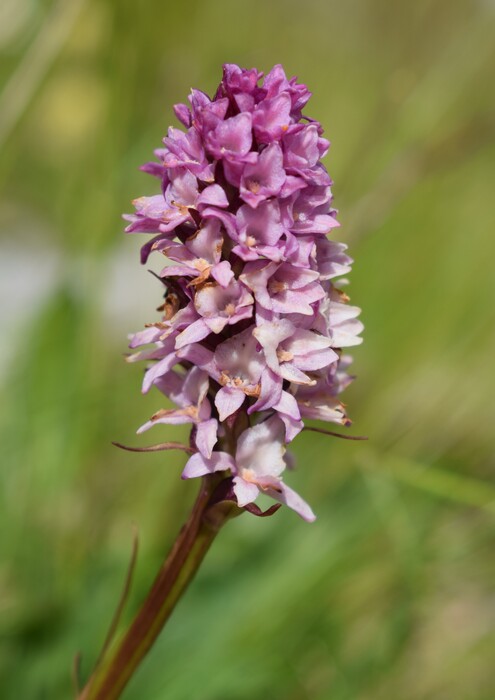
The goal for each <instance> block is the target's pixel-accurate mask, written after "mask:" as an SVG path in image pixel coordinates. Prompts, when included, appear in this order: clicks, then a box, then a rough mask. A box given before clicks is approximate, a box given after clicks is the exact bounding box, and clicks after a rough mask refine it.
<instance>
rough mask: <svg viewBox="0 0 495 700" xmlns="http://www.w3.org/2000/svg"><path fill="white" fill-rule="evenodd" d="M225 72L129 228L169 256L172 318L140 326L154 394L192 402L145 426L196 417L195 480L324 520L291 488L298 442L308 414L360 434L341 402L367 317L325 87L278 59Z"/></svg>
mask: <svg viewBox="0 0 495 700" xmlns="http://www.w3.org/2000/svg"><path fill="white" fill-rule="evenodd" d="M262 77H263V76H262V74H261V73H259V72H258V71H257V70H255V69H252V70H244V69H241V68H239V67H238V66H236V65H232V64H227V65H225V66H224V72H223V79H222V81H221V83H220V85H219V87H218V90H217V92H216V94H215V97H214V99H213V100H211V99H210V98H209V97H208V96H207V95H206V94H204V93H203V92H201V91H199V90H192V91H191V95H190V97H189V101H190V103H191V107H188V106H186V105H184V104H180V105H176V106H175V108H174V111H175V114H176V116H177V118H178V119H179V121H180V122H181V123H182V124H183V125H184V127H185V129H186V131H185V132H184V131H182V130H180V129H175V128H170V129H169V132H168V136H167V137H166V138H165V139H164V144H165V147H164V148H161V149H158V150H157V151H156V152H155V155H156V156H157V158H158V162H153V163H148V164H147V165H145V166H144V167H143V170H145V171H146V172H148V173H151V174H152V175H155V176H156V177H158V178H159V179H160V181H161V185H162V193H161V194H157V195H154V196H151V197H140V198H139V199H137V200H135V202H134V205H135V208H136V213H135V214H133V215H130V216H127V217H126V218H127V219H128V220H129V222H130V223H129V226H128V227H127V231H128V232H131V233H132V232H143V233H153V234H155V235H154V237H153V239H152V240H151V241H150V242H148V243H146V244H145V245H144V246H143V248H142V251H141V259H142V261H143V262H145V261H146V260H147V258H148V256H149V254H150V253H151V252H154V251H156V252H158V253H161V254H163V255H164V256H165V257H166V258H167V259H168V261H169V264H167V265H166V266H165V267H164V269H163V270H162V272H161V275H160V276H161V278H162V279H163V282H164V284H165V285H166V289H167V293H166V297H165V302H164V304H163V307H162V308H163V318H162V320H161V321H159V322H156V323H153V324H151V325H150V326H149V327H148V328H146V329H145V330H144V331H141V332H139V333H136V334H135V335H134V336H133V338H132V341H131V347H132V348H136V347H140V346H143V345H149V344H152V345H153V347H152V349H150V350H145V351H140V352H137V353H135V354H134V355H131V357H130V358H129V359H130V360H131V361H135V360H140V359H145V360H152V361H153V362H152V363H151V364H150V365H149V368H148V370H147V371H146V374H145V378H144V384H143V391H148V390H149V389H150V388H151V386H153V385H154V386H156V387H157V388H158V389H160V391H162V392H163V393H164V394H165V395H166V396H167V397H169V398H170V399H171V400H172V401H173V402H174V403H175V404H176V406H177V408H175V409H167V410H165V409H164V410H161V411H158V412H157V413H156V414H155V415H154V416H152V418H151V419H150V420H149V421H148V422H147V423H145V424H144V425H143V426H142V428H140V432H141V431H144V430H147V429H148V428H150V427H151V426H153V425H156V424H161V423H172V424H173V423H176V424H180V423H190V424H191V426H192V433H191V446H192V448H193V449H194V450H195V453H194V454H193V455H192V456H191V458H190V459H189V461H188V463H187V464H186V467H185V469H184V472H183V477H184V478H190V477H195V476H202V475H206V474H210V473H214V472H224V473H225V477H226V479H228V480H229V481H230V490H231V493H232V494H233V495H232V497H233V498H235V499H236V501H237V503H238V505H239V506H240V507H249V506H250V504H252V503H253V501H254V500H255V499H256V498H257V496H258V495H259V494H260V493H265V494H268V495H269V496H272V497H273V498H274V499H276V500H277V501H279V502H282V503H285V504H287V505H288V506H290V507H291V508H293V509H294V510H296V511H297V512H298V513H299V514H300V515H301V516H302V517H303V518H305V519H306V520H313V519H314V514H313V512H312V511H311V508H310V507H309V506H308V505H307V504H306V503H305V502H304V501H303V500H302V499H301V498H300V497H299V496H298V495H297V494H296V493H295V492H294V491H292V490H291V489H290V488H289V487H288V486H287V485H286V484H285V482H284V481H283V479H282V474H283V472H284V470H285V468H286V466H287V455H286V454H285V445H286V444H287V443H288V442H290V441H291V440H293V439H294V437H295V436H296V435H297V434H298V433H299V432H300V431H301V430H302V428H303V422H302V419H303V418H310V419H312V418H314V419H321V420H325V421H332V422H335V423H340V424H342V425H349V423H350V421H349V419H348V418H347V415H346V412H345V409H344V406H343V405H342V404H341V403H340V402H339V400H338V394H339V393H340V391H342V390H343V389H344V388H345V387H346V386H347V384H348V383H349V381H350V380H351V378H350V377H349V375H348V374H347V372H346V368H347V367H348V365H349V362H350V358H349V357H348V356H343V355H342V354H341V349H342V348H344V347H349V346H352V345H357V344H359V343H360V342H361V339H360V338H359V333H360V332H361V330H362V324H361V322H360V321H359V320H357V318H356V317H357V315H358V313H359V309H357V308H356V307H353V306H349V304H348V303H347V302H348V298H347V297H346V295H345V294H343V293H342V292H341V291H340V290H338V289H337V288H336V287H335V286H334V284H333V283H332V281H331V280H333V278H334V277H336V276H338V275H343V274H346V273H347V272H349V270H350V269H351V263H352V260H351V259H350V258H349V257H348V256H347V255H346V253H345V250H346V246H345V245H344V244H342V243H337V242H335V241H332V240H328V239H327V237H326V236H327V234H328V233H329V232H331V230H332V229H333V228H335V227H337V226H338V222H337V220H336V211H335V210H334V209H333V208H332V207H331V200H332V195H331V190H330V186H331V184H332V183H331V180H330V177H329V175H328V173H327V171H326V169H325V168H324V166H323V165H322V163H321V162H320V159H321V158H322V157H323V156H324V155H325V154H326V152H327V150H328V146H329V143H328V141H327V140H326V139H324V138H323V137H322V128H321V126H320V124H319V123H318V122H316V121H314V120H312V119H309V118H308V117H304V116H303V115H302V109H303V107H304V106H305V104H306V103H307V101H308V99H309V97H310V96H311V93H310V92H309V91H308V89H307V88H306V86H305V85H303V84H299V83H297V81H296V79H295V78H291V79H290V80H288V79H287V78H286V76H285V73H284V71H283V69H282V67H281V66H275V67H274V68H273V69H272V70H271V71H270V72H269V73H268V75H267V76H266V77H265V78H264V80H263V81H262V82H261V84H260V81H261V79H262Z"/></svg>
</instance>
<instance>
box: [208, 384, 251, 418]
mask: <svg viewBox="0 0 495 700" xmlns="http://www.w3.org/2000/svg"><path fill="white" fill-rule="evenodd" d="M245 398H246V396H245V394H244V392H243V391H241V390H240V389H233V388H231V387H228V386H224V387H222V388H221V389H220V390H219V391H218V393H217V395H216V396H215V406H216V407H217V410H218V417H219V419H220V422H223V421H224V420H225V419H226V418H228V417H229V416H231V415H232V414H233V413H235V411H237V409H238V408H240V407H241V406H242V404H243V403H244V399H245Z"/></svg>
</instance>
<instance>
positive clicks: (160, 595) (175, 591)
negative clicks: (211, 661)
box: [79, 476, 239, 700]
mask: <svg viewBox="0 0 495 700" xmlns="http://www.w3.org/2000/svg"><path fill="white" fill-rule="evenodd" d="M217 483H218V481H217V479H216V478H215V477H213V476H208V477H205V478H204V479H203V482H202V486H201V489H200V492H199V494H198V497H197V499H196V503H195V504H194V507H193V509H192V511H191V514H190V516H189V519H188V520H187V522H186V524H185V525H184V526H183V527H182V530H181V531H180V533H179V536H178V538H177V540H176V542H175V544H174V545H173V547H172V550H171V551H170V554H169V555H168V557H167V559H166V560H165V562H164V564H163V565H162V567H161V569H160V571H159V572H158V575H157V577H156V579H155V582H154V583H153V585H152V587H151V590H150V592H149V593H148V596H147V597H146V599H145V601H144V603H143V605H142V607H141V609H140V610H139V612H138V613H137V615H136V617H135V618H134V620H133V622H132V623H131V626H130V627H129V629H128V630H127V632H126V633H125V635H124V637H123V638H122V640H121V641H120V643H119V644H118V646H117V648H116V649H115V651H113V652H112V650H110V652H109V653H108V654H106V655H105V656H104V658H103V660H102V662H101V664H100V665H99V666H98V667H97V668H96V669H95V671H94V673H93V675H92V676H91V678H90V679H89V681H88V683H87V684H86V686H85V688H84V689H83V691H82V693H81V694H80V696H79V700H115V698H119V697H120V695H121V693H122V691H123V690H124V688H125V686H126V684H127V683H128V681H129V679H130V678H131V676H132V675H133V674H134V672H135V671H136V669H137V667H138V666H139V664H140V663H141V661H142V660H143V658H144V657H145V655H146V654H147V652H148V651H149V649H150V648H151V646H152V645H153V643H154V642H155V640H156V638H157V637H158V635H159V634H160V632H161V630H162V628H163V626H164V624H165V622H166V621H167V620H168V618H169V617H170V615H171V613H172V611H173V609H174V607H175V605H176V604H177V602H178V601H179V599H180V598H181V596H182V594H183V593H184V591H185V590H186V588H187V586H188V584H189V583H190V581H191V580H192V579H193V577H194V575H195V573H196V571H197V570H198V568H199V566H200V564H201V562H202V561H203V558H204V556H205V554H206V552H207V551H208V549H209V548H210V545H211V543H212V542H213V540H214V539H215V537H216V535H217V533H218V531H219V530H220V528H221V527H222V525H223V524H224V523H225V522H226V521H227V520H228V519H229V518H230V517H233V516H234V515H236V514H238V513H239V510H238V508H237V507H236V506H235V505H233V504H228V503H220V504H217V505H215V506H209V500H210V497H211V494H212V491H213V490H214V488H215V486H216V485H217Z"/></svg>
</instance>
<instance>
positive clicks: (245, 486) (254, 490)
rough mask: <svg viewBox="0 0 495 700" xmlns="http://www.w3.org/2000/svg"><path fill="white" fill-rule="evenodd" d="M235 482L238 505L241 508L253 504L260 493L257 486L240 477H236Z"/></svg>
mask: <svg viewBox="0 0 495 700" xmlns="http://www.w3.org/2000/svg"><path fill="white" fill-rule="evenodd" d="M233 482H234V493H235V497H236V498H237V504H238V506H239V507H240V508H242V507H243V506H245V505H246V504H247V503H252V502H253V501H254V500H255V499H256V497H257V496H258V494H259V492H260V490H259V488H258V487H257V486H256V484H253V483H251V482H249V481H245V480H244V479H242V478H241V477H240V476H236V477H235V479H234V480H233Z"/></svg>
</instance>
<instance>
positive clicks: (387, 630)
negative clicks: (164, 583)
mask: <svg viewBox="0 0 495 700" xmlns="http://www.w3.org/2000/svg"><path fill="white" fill-rule="evenodd" d="M0 27H1V29H0V52H1V59H2V65H1V69H0V72H1V75H0V78H1V83H2V87H1V89H0V147H1V150H2V158H1V162H0V183H1V195H0V229H1V230H0V235H1V241H0V245H1V263H0V291H1V293H2V305H1V311H0V324H1V326H0V331H1V333H2V346H1V357H0V359H1V364H0V383H1V388H2V395H3V397H2V401H1V404H0V438H1V443H0V444H1V455H2V459H1V463H2V467H1V494H0V499H1V503H0V528H1V532H2V537H1V544H0V554H1V560H0V641H1V652H0V696H1V697H2V699H3V698H6V699H7V698H16V699H17V698H22V700H24V699H26V700H27V699H28V698H33V699H39V700H41V699H43V698H50V700H58V699H59V698H60V699H62V698H67V697H69V695H70V692H71V681H70V666H71V662H72V658H73V656H74V654H75V653H76V652H77V651H78V650H81V651H82V652H83V659H82V673H83V675H84V676H85V675H86V674H87V673H88V672H89V671H90V669H91V664H92V663H93V662H94V660H95V658H96V656H97V653H98V648H99V646H100V644H101V642H102V640H103V637H104V635H105V632H106V628H107V626H108V624H109V621H110V618H111V616H112V612H113V610H114V608H115V606H116V603H117V600H118V596H119V591H120V588H121V585H122V582H123V579H124V576H125V571H126V567H127V563H128V560H129V556H130V547H131V532H132V524H133V523H136V525H137V527H138V529H139V533H140V555H139V560H138V565H137V571H136V577H135V583H134V587H133V593H132V596H131V600H130V602H129V605H128V610H127V616H129V615H130V614H131V612H132V611H133V610H135V609H136V607H137V605H138V603H139V601H140V600H141V599H142V597H143V595H144V594H145V592H146V589H147V586H148V585H149V582H150V580H151V578H152V577H153V575H154V572H155V570H156V569H157V568H158V566H159V564H160V562H161V560H162V559H163V557H164V554H165V552H166V550H167V548H168V547H169V545H170V543H171V541H172V540H173V538H174V536H175V533H176V531H177V529H178V526H179V524H180V522H181V521H182V520H183V518H184V517H185V515H186V513H187V510H188V507H189V504H190V502H191V500H192V498H193V495H194V493H193V492H194V490H195V488H196V485H195V484H193V483H188V484H184V483H182V482H181V481H180V480H179V478H178V475H179V472H180V468H181V465H182V463H183V458H182V457H181V456H175V455H173V454H165V455H163V454H161V455H160V454H158V455H156V454H155V455H135V454H127V453H119V452H117V450H115V449H114V448H112V446H111V445H110V441H111V440H121V441H122V442H128V443H129V442H131V443H132V442H133V441H134V444H138V442H139V440H138V438H134V437H133V433H134V431H135V429H136V427H137V426H138V425H140V424H141V423H142V422H143V420H145V419H146V418H147V417H148V415H149V414H151V413H152V412H153V411H154V410H156V409H157V408H160V406H161V399H160V395H159V394H158V393H151V394H150V395H148V396H146V397H142V396H141V395H140V390H139V385H140V379H141V375H140V371H141V370H140V369H139V368H137V367H136V366H130V367H129V366H126V365H125V363H124V362H123V361H122V353H123V352H124V351H125V346H126V333H127V332H129V331H131V330H137V329H139V328H140V327H141V326H142V325H143V324H144V323H145V322H147V321H150V320H153V319H154V318H155V316H154V307H155V306H157V305H158V303H159V299H160V296H161V290H160V288H159V285H158V283H157V282H156V280H154V279H153V278H152V277H151V275H149V274H147V273H146V271H145V270H144V269H142V268H140V266H139V264H138V248H139V245H140V243H141V242H142V240H143V239H140V237H138V236H128V237H125V236H124V235H123V234H122V223H121V220H120V213H121V211H122V210H127V211H129V209H130V200H131V199H132V198H134V197H136V196H138V195H140V194H146V193H151V192H152V191H153V187H154V186H155V184H154V182H153V181H152V180H151V179H150V178H149V177H148V176H145V175H143V174H142V173H140V172H139V171H138V165H139V164H140V163H142V162H143V161H145V160H147V159H148V157H149V156H150V154H151V151H152V149H153V148H154V147H157V146H159V144H160V139H161V137H162V136H163V135H164V133H165V129H166V127H167V126H168V124H169V123H174V120H173V114H172V111H171V105H172V104H173V103H174V102H177V101H182V100H183V99H184V98H185V97H186V94H187V92H188V90H189V87H190V86H192V85H194V86H198V87H201V88H204V89H206V90H207V91H208V90H209V91H212V90H213V89H214V87H215V85H216V83H217V82H218V80H219V78H220V67H221V63H222V62H225V61H231V62H237V63H240V64H242V65H245V66H248V67H250V66H253V65H256V66H257V67H259V68H262V69H269V68H270V67H271V66H272V65H273V64H274V63H277V62H281V63H283V64H284V66H285V67H286V69H287V71H288V72H289V73H297V74H298V75H299V77H300V78H301V79H302V80H303V81H304V82H307V83H308V84H309V85H310V87H311V88H312V89H313V91H314V98H313V100H312V104H311V111H312V113H313V114H314V115H315V116H316V117H317V118H318V119H319V120H321V122H322V123H323V124H324V125H325V126H326V129H327V135H328V136H329V138H330V139H331V140H332V142H333V145H332V148H331V151H330V155H329V156H328V158H327V166H328V168H329V170H330V173H331V174H332V176H333V177H334V179H335V183H336V184H335V188H334V192H335V195H336V203H337V206H338V207H339V209H340V219H341V222H342V224H343V228H342V229H341V231H340V232H339V239H342V240H346V241H347V242H348V243H349V245H350V246H351V252H352V254H353V255H354V257H355V259H356V264H355V268H354V272H353V274H352V285H351V287H350V290H351V294H352V300H353V302H354V303H357V304H359V305H360V306H362V307H363V309H364V311H363V320H364V321H365V323H366V327H367V328H366V333H365V344H364V345H363V346H362V348H360V349H358V350H357V351H356V353H355V355H356V362H355V371H356V372H357V374H358V375H359V379H358V381H357V382H356V383H355V385H354V386H353V387H352V388H351V389H350V390H349V391H348V392H347V395H346V396H347V403H348V405H349V407H350V412H351V415H352V416H353V418H354V420H355V428H354V432H356V433H361V434H363V433H364V434H367V435H369V437H370V440H369V442H368V443H348V442H343V441H338V440H332V439H331V438H328V439H327V438H325V437H323V436H319V435H315V434H305V435H303V436H301V437H300V438H299V439H298V440H297V441H296V445H297V448H296V451H297V457H298V466H299V468H298V470H297V471H296V472H295V473H294V474H293V475H292V476H291V483H292V484H293V485H294V487H296V488H297V489H298V490H299V491H300V492H301V493H302V494H303V495H304V496H305V497H306V498H307V499H308V501H309V502H311V503H312V504H313V505H314V508H315V510H316V512H317V513H318V515H319V518H318V520H317V522H316V523H315V524H314V525H307V524H305V523H303V522H302V521H299V520H298V519H297V517H296V516H295V515H294V514H293V513H291V512H285V511H284V512H280V513H278V514H277V515H276V516H275V517H274V518H272V519H269V520H258V519H256V518H253V517H251V516H247V515H246V516H243V517H242V518H240V519H238V520H236V521H234V522H232V523H230V524H229V526H228V527H227V528H226V530H225V531H224V532H223V533H222V535H221V537H220V539H219V540H218V542H216V543H215V546H214V548H213V550H212V552H211V553H210V555H209V557H208V559H207V561H206V563H205V565H204V568H203V570H202V571H201V573H200V575H199V577H198V578H197V580H196V581H195V582H194V585H193V586H192V588H191V590H190V591H189V592H188V593H187V595H186V598H185V599H184V601H183V602H182V603H181V605H180V606H179V608H178V609H177V611H176V613H175V614H174V617H173V619H172V620H171V622H170V624H169V626H168V627H167V630H166V632H165V633H164V634H163V636H162V638H161V639H160V640H159V643H158V644H157V646H156V647H155V648H154V649H153V652H152V653H151V654H150V655H149V657H148V658H147V660H146V661H145V663H144V665H143V667H142V669H141V670H140V672H139V673H138V674H137V676H136V677H135V679H134V680H133V681H132V683H131V685H130V686H129V688H128V690H127V692H126V695H125V697H126V698H128V699H129V700H133V699H134V700H138V699H141V698H153V700H160V699H161V698H163V699H165V698H166V699H167V700H186V699H187V700H189V698H198V699H200V700H247V699H248V698H250V699H251V698H262V697H269V698H273V699H274V700H303V699H306V698H307V699H308V700H327V699H330V698H331V699H332V700H358V698H359V700H364V699H366V700H379V699H381V700H390V699H391V698H400V700H418V699H419V698H421V699H422V700H429V699H431V700H467V699H468V698H469V699H471V698H473V700H474V699H476V700H492V698H493V688H494V687H495V674H494V668H495V666H494V664H493V656H494V652H495V640H494V636H493V629H494V621H495V605H494V600H493V580H494V576H495V564H494V558H493V541H494V540H493V536H494V534H495V533H494V531H495V484H494V483H493V464H494V462H493V459H494V458H493V455H494V446H495V445H494V429H493V424H494V421H495V407H494V404H493V396H494V393H495V372H494V370H493V358H494V357H495V330H494V329H495V324H494V321H495V314H494V298H495V296H494V295H495V274H494V272H493V269H494V268H493V259H494V256H495V236H494V235H493V232H494V225H495V206H494V203H493V200H494V196H493V183H494V174H495V173H494V162H495V160H494V159H495V145H494V141H495V140H494V136H495V127H494V124H495V119H494V118H495V103H494V99H493V85H494V84H495V69H494V64H495V42H494V41H493V37H494V36H495V4H494V2H493V0H478V2H475V1H474V0H456V1H455V2H452V1H451V0H439V1H438V2H431V1H430V0H419V1H418V2H414V3H412V2H409V3H404V2H397V3H393V2H390V1H389V0H368V1H366V0H353V1H351V2H338V1H337V0H330V1H328V0H325V1H324V0H319V1H316V0H308V1H307V2H305V3H302V4H301V3H296V2H293V0H284V1H282V0H273V2H270V3H268V2H261V1H259V0H254V1H253V2H251V3H239V4H237V3H233V2H228V1H227V0H212V2H200V1H199V0H191V1H190V2H188V3H178V2H171V3H168V2H159V0H154V1H152V0H145V1H144V2H139V3H138V2H135V1H132V2H131V0H119V2H104V1H103V0H58V2H48V1H46V2H41V1H40V2H36V1H35V0H4V2H3V4H2V8H1V10H0ZM159 431H160V429H158V428H157V433H156V435H155V438H156V439H157V440H162V439H163V440H165V439H168V438H172V439H177V437H178V435H179V434H180V430H179V429H165V428H163V429H161V434H160V435H158V433H159ZM181 435H183V434H181ZM147 437H148V440H149V437H150V436H149V435H148V436H147ZM140 444H146V441H145V440H144V439H143V440H142V441H141V443H140ZM490 555H491V556H490Z"/></svg>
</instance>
